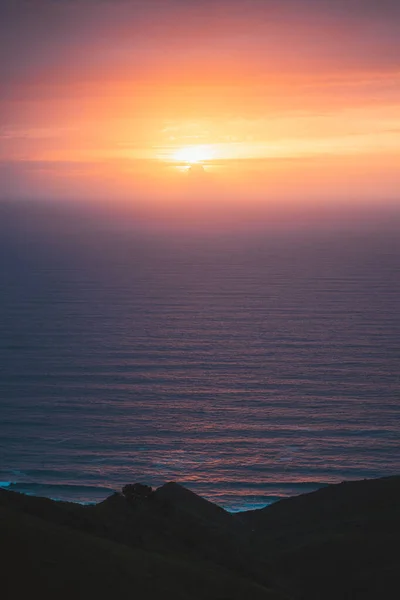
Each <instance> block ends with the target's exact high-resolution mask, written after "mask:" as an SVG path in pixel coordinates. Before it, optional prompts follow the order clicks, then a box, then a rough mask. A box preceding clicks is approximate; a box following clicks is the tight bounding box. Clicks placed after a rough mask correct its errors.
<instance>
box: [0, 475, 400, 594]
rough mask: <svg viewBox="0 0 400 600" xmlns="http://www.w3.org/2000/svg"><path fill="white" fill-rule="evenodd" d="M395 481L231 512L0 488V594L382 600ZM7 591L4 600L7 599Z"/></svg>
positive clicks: (141, 489) (390, 589)
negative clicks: (58, 497)
mask: <svg viewBox="0 0 400 600" xmlns="http://www.w3.org/2000/svg"><path fill="white" fill-rule="evenodd" d="M399 532H400V477H391V478H384V479H378V480H368V481H358V482H351V483H344V484H340V485H334V486H328V487H326V488H324V489H321V490H318V491H317V492H313V493H310V494H304V495H302V496H298V497H295V498H290V499H287V500H282V501H280V502H277V503H275V504H273V505H271V506H268V507H266V508H264V509H261V510H257V511H249V512H245V513H239V514H235V515H233V514H230V513H228V512H226V511H225V510H223V509H222V508H220V507H218V506H216V505H214V504H212V503H211V502H208V501H207V500H205V499H203V498H200V497H199V496H197V495H196V494H194V493H193V492H191V491H190V490H187V489H186V488H184V487H183V486H181V485H179V484H177V483H168V484H166V485H164V486H162V487H161V488H158V489H157V490H155V491H153V490H152V489H151V488H150V487H148V486H143V485H142V484H133V485H129V486H126V487H125V488H124V490H123V493H116V494H113V495H112V496H110V497H109V498H107V499H106V500H104V501H103V502H101V503H99V504H97V505H94V506H81V505H78V504H73V503H66V502H54V501H52V500H49V499H46V498H36V497H31V496H25V495H22V494H17V493H14V492H9V491H6V490H0V541H1V546H2V556H3V557H4V558H3V559H2V563H1V564H2V570H3V581H2V592H3V590H4V589H5V587H4V586H8V592H6V596H5V597H6V598H17V599H18V598H23V597H24V598H25V597H26V596H27V595H29V596H39V597H41V598H50V597H51V598H54V597H57V598H85V599H86V598H106V597H109V596H111V595H112V597H115V596H117V595H120V594H123V595H125V596H132V597H134V596H135V597H137V596H138V595H139V596H140V597H145V598H147V599H148V600H153V599H155V598H157V599H158V598H164V599H168V598H174V599H175V598H176V599H178V600H179V599H181V598H182V599H183V598H187V599H194V600H197V599H199V600H200V599H203V598H204V600H205V599H207V600H213V599H215V600H229V599H231V600H234V599H238V600H239V599H241V598H243V599H246V600H247V598H249V599H253V598H254V599H255V600H257V599H258V598H260V599H261V598H264V599H269V600H283V598H287V599H292V600H295V599H298V600H300V599H304V600H305V599H310V600H322V599H328V600H331V599H332V600H333V599H334V598H335V599H338V598H341V599H342V598H343V599H355V600H358V599H360V600H361V599H363V600H372V598H374V599H375V598H379V600H389V599H391V598H395V597H396V598H397V597H398V594H397V592H398V589H399V583H400V581H399V575H398V564H399V558H400V556H399V543H398V542H399ZM7 593H8V595H7Z"/></svg>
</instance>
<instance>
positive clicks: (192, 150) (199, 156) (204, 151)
mask: <svg viewBox="0 0 400 600" xmlns="http://www.w3.org/2000/svg"><path fill="white" fill-rule="evenodd" d="M213 154H214V152H213V150H212V148H210V146H187V147H186V148H179V150H177V151H176V152H174V154H173V159H174V160H175V161H177V162H184V163H188V164H191V165H193V164H196V163H201V162H204V161H206V160H211V159H212V157H213Z"/></svg>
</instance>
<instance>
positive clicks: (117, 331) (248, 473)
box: [0, 218, 400, 510]
mask: <svg viewBox="0 0 400 600" xmlns="http://www.w3.org/2000/svg"><path fill="white" fill-rule="evenodd" d="M5 223H6V222H5V221H4V223H3V225H0V229H1V240H0V250H1V255H0V256H1V258H0V267H1V290H0V311H1V313H0V331H1V338H0V396H1V404H0V423H1V424H0V434H1V435H0V451H1V464H0V480H1V481H2V482H3V485H7V486H9V487H10V489H16V490H20V491H26V492H28V493H33V494H39V495H47V496H50V497H53V498H62V499H72V500H78V501H94V500H99V499H101V498H104V497H105V496H106V495H107V494H108V493H109V491H110V490H112V489H118V488H120V487H121V486H122V485H124V484H125V483H129V482H135V481H141V482H144V483H148V484H151V485H154V486H158V485H161V484H162V483H164V482H166V481H171V480H175V481H179V482H181V483H183V484H184V485H187V486H188V487H189V488H190V489H192V490H193V491H195V492H197V493H200V494H202V495H204V496H205V497H206V498H209V499H210V500H212V501H215V502H217V503H219V504H220V505H222V506H224V507H226V508H229V509H231V510H237V509H243V508H250V507H253V506H263V505H265V504H267V503H269V502H271V501H273V500H275V499H277V498H280V497H285V496H289V495H293V494H297V493H302V492H304V491H309V490H312V489H316V488H317V487H319V486H321V485H323V484H326V483H330V482H339V481H342V480H345V479H360V478H364V477H377V476H384V475H391V474H395V473H397V474H398V473H399V467H400V456H399V433H400V432H399V420H398V418H399V400H400V379H399V371H400V369H399V367H400V312H399V308H400V300H399V299H400V269H399V266H400V263H399V256H400V254H399V250H400V242H399V239H398V237H397V236H396V235H395V234H394V233H379V232H374V231H364V232H361V231H358V232H357V231H345V230H343V231H331V232H329V231H326V230H325V231H323V232H322V231H313V232H306V231H303V232H297V233H295V232H293V231H292V232H282V231H281V232H275V233H274V232H271V231H270V232H268V231H262V230H257V231H253V232H249V231H247V232H246V231H236V232H235V231H225V232H222V231H208V232H207V231H206V230H203V231H189V230H186V231H185V230H181V231H178V230H172V229H170V230H168V229H165V230H163V229H145V228H143V227H142V228H134V227H131V228H129V227H116V226H115V227H113V226H111V225H110V226H107V225H106V224H104V223H103V224H97V225H95V224H94V223H88V224H86V225H85V223H82V222H80V223H78V222H77V223H76V224H74V222H70V223H67V224H65V223H57V225H54V226H51V227H49V224H48V223H44V224H43V226H40V223H36V224H35V227H33V226H30V224H29V220H27V219H25V220H20V221H18V219H15V218H14V219H13V220H9V221H8V222H7V224H5Z"/></svg>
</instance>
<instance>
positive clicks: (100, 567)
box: [0, 507, 278, 600]
mask: <svg viewBox="0 0 400 600" xmlns="http://www.w3.org/2000/svg"><path fill="white" fill-rule="evenodd" d="M0 540H1V553H2V556H3V559H2V560H1V567H2V569H1V570H2V592H3V593H4V591H5V590H6V592H5V596H3V597H5V598H10V599H11V598H13V599H17V600H18V599H19V598H27V597H32V596H33V597H39V598H43V599H46V598H49V599H50V598H52V599H53V598H56V599H64V598H65V599H67V598H68V599H77V598H82V599H83V598H85V600H87V599H92V598H93V599H95V598H110V597H118V596H125V597H132V598H133V597H138V596H139V597H144V598H147V599H148V600H153V599H154V600H155V599H156V598H157V599H158V598H163V599H169V598H174V599H176V600H183V599H193V600H200V599H204V600H206V599H207V600H213V599H215V600H217V599H218V600H222V599H226V600H227V599H229V598H231V599H232V600H233V599H237V600H239V599H243V598H254V600H267V599H268V600H277V598H278V596H277V595H275V594H272V593H269V592H268V591H267V590H266V589H265V588H263V587H262V586H260V585H257V584H255V583H252V582H250V581H247V580H245V579H242V578H240V577H237V576H235V574H234V573H232V572H229V571H227V570H224V569H222V568H219V567H217V566H213V565H211V564H208V563H205V562H204V563H202V562H201V561H196V562H192V563H190V562H185V561H184V560H176V559H170V558H168V557H166V556H161V555H157V554H155V553H150V552H146V551H143V550H138V549H132V548H128V547H127V546H124V545H122V544H117V543H114V542H112V541H109V540H107V539H101V538H98V537H95V536H92V535H90V534H86V533H82V532H79V531H76V530H72V529H70V528H68V527H65V526H60V525H55V524H54V523H49V522H46V521H45V520H44V519H41V518H38V517H34V516H32V515H28V514H24V513H22V512H20V511H18V510H13V509H10V508H6V507H2V508H0Z"/></svg>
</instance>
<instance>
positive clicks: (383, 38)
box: [0, 0, 400, 220]
mask: <svg viewBox="0 0 400 600" xmlns="http://www.w3.org/2000/svg"><path fill="white" fill-rule="evenodd" d="M0 81H1V87H0V190H1V191H0V199H2V200H14V199H24V200H31V199H32V200H36V199H47V200H51V201H53V200H54V201H59V200H67V201H69V202H79V201H82V202H83V201H90V202H92V203H94V205H96V206H103V205H105V204H107V203H108V204H110V203H112V205H113V207H114V208H115V210H117V209H118V207H120V208H121V207H123V210H125V211H128V213H129V214H130V215H132V218H134V217H135V216H136V217H138V216H147V217H149V218H153V217H154V218H155V217H156V216H160V215H161V216H163V217H165V218H168V219H172V220H174V219H176V220H179V219H180V218H181V217H184V218H193V219H195V220H196V219H200V218H206V219H210V220H212V219H218V218H224V215H227V214H228V213H229V215H231V216H232V215H233V218H236V219H238V220H240V219H243V218H253V219H254V220H258V219H261V220H263V219H264V220H268V219H285V218H289V217H290V218H292V219H297V218H300V216H301V218H305V219H308V218H309V219H313V218H315V217H318V218H320V217H321V218H325V217H326V218H328V216H329V218H334V215H339V217H338V218H350V215H353V216H354V215H355V216H356V217H355V218H358V216H360V215H370V216H371V218H376V216H378V215H380V214H382V211H383V212H385V211H386V213H387V215H393V214H397V212H399V211H400V208H399V204H400V201H399V198H400V192H399V190H400V168H399V165H400V2H399V1H398V0H280V1H278V0H247V1H245V0H242V1H239V0H229V1H228V0H220V1H218V0H203V1H201V2H194V1H193V2H191V1H190V0H185V1H184V0H146V1H142V0H113V1H112V2H111V0H14V1H12V0H2V3H1V5H0ZM324 215H325V217H324ZM390 218H391V217H390Z"/></svg>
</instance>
